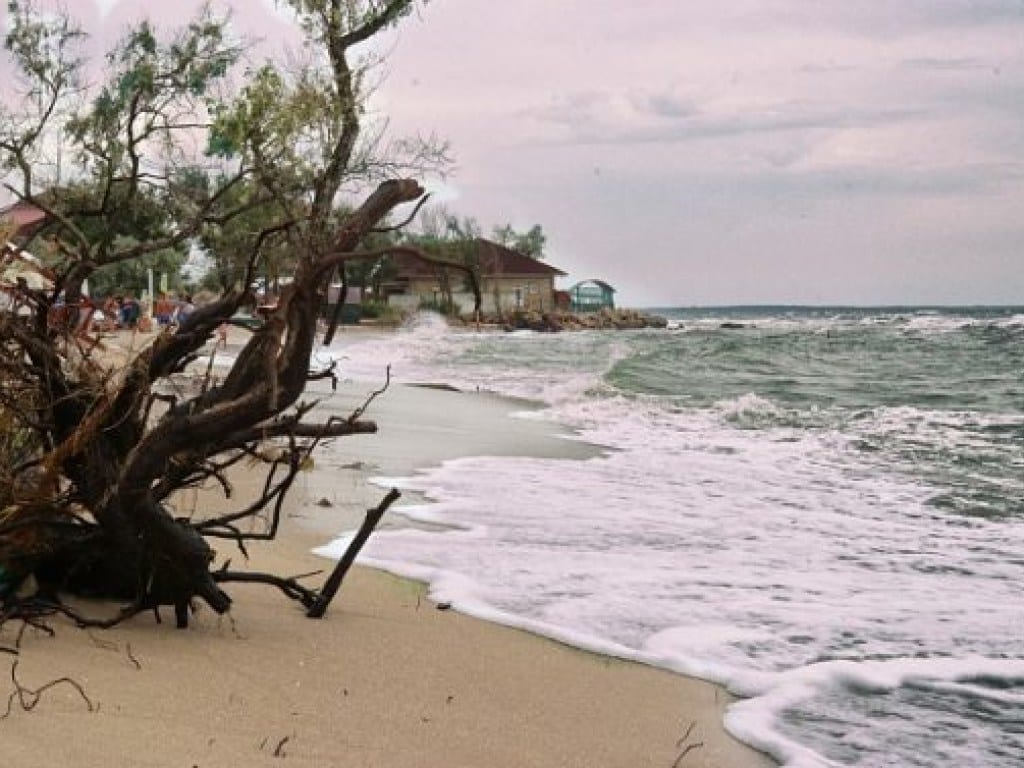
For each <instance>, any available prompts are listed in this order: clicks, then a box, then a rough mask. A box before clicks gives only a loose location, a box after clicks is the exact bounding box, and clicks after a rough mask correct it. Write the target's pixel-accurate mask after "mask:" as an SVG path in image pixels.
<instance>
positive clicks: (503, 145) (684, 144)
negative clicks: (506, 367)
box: [66, 0, 1024, 306]
mask: <svg viewBox="0 0 1024 768" xmlns="http://www.w3.org/2000/svg"><path fill="white" fill-rule="evenodd" d="M66 5H67V6H68V7H69V8H70V9H71V10H72V11H73V12H75V13H77V14H78V15H79V16H80V17H82V19H83V20H84V21H85V23H86V26H87V28H90V29H94V30H96V31H99V32H103V31H105V32H106V33H107V34H110V33H111V32H112V30H116V29H119V28H120V26H121V25H122V24H123V22H124V18H125V15H126V14H134V13H137V12H138V9H139V8H146V7H150V8H152V9H153V12H154V13H167V12H168V11H167V10H165V9H170V6H173V9H170V10H173V11H174V13H175V14H176V15H177V16H178V18H182V8H183V7H184V8H187V7H189V6H192V5H195V3H190V2H180V0H179V2H175V3H164V4H161V3H154V2H144V1H143V0H120V2H118V0H103V1H100V0H95V1H94V0H66ZM234 5H235V7H236V9H237V15H236V18H237V20H238V21H239V23H240V24H241V26H243V28H244V29H245V31H246V32H247V33H248V34H259V35H265V36H269V37H277V36H279V35H280V33H281V30H282V28H283V27H282V20H281V18H280V16H278V15H276V12H275V11H274V10H273V2H271V0H235V3H234ZM387 69H388V72H389V74H388V78H387V80H386V82H385V83H384V84H383V86H382V87H381V89H380V91H379V93H378V96H377V97H376V100H375V106H376V107H377V108H378V109H380V110H381V111H383V112H386V113H387V114H389V115H390V116H391V128H392V131H393V132H394V133H395V134H398V135H401V134H403V133H410V132H420V133H429V132H436V133H438V134H439V135H442V136H445V137H447V138H448V139H449V140H450V141H451V143H452V146H453V150H454V154H455V156H456V160H457V166H458V167H457V170H456V172H455V174H454V175H453V176H452V177H451V178H450V179H449V183H448V188H447V191H448V194H449V196H450V198H451V199H450V200H449V203H448V205H449V207H450V208H452V210H454V211H455V212H457V213H459V214H460V215H469V216H475V217H476V218H477V219H478V220H479V221H480V222H481V224H483V225H484V227H485V229H490V226H491V225H492V224H495V223H501V222H505V221H511V222H512V224H513V225H515V226H517V227H519V228H528V227H529V226H531V225H532V224H534V223H540V224H542V225H543V227H544V230H545V232H546V233H547V234H548V237H549V246H550V247H549V260H550V261H551V263H552V264H554V265H556V266H558V267H560V268H562V269H563V270H565V271H566V272H569V273H570V276H569V278H568V279H567V280H566V281H564V284H566V285H568V284H569V283H570V282H572V281H574V280H576V279H582V278H587V277H599V278H602V279H605V280H607V281H608V282H610V283H612V284H613V285H614V286H616V287H617V288H618V289H619V291H620V294H619V299H620V303H623V304H627V305H632V306H657V305H661V306H664V305H689V304H731V303H808V304H835V303H853V304H901V303H914V304H922V303H936V304H950V303H954V304H963V303H1017V304H1020V303H1024V0H631V1H630V2H623V1H622V0H515V2H499V1H498V0H434V1H433V2H431V3H430V4H429V5H427V6H426V7H425V9H423V11H422V12H421V13H420V14H419V17H418V18H413V19H409V20H407V21H406V22H405V23H404V24H403V26H402V30H401V31H400V33H398V34H397V35H396V36H395V39H394V42H393V49H392V52H391V55H390V58H389V60H388V64H387Z"/></svg>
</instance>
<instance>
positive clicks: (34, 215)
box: [0, 202, 46, 236]
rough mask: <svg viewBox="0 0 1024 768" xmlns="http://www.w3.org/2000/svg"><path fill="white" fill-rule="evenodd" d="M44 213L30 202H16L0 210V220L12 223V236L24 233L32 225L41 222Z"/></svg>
mask: <svg viewBox="0 0 1024 768" xmlns="http://www.w3.org/2000/svg"><path fill="white" fill-rule="evenodd" d="M45 220H46V214H45V213H44V212H43V211H42V210H40V209H39V208H36V207H35V206H34V205H31V204H30V203H24V202H17V203H14V205H9V206H7V207H6V208H4V209H2V210H0V222H4V223H10V224H13V225H14V232H12V233H11V235H12V236H17V235H19V234H23V233H26V232H27V231H28V230H30V229H31V228H32V227H34V226H37V225H39V224H42V223H43V222H44V221H45Z"/></svg>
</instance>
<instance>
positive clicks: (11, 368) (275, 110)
mask: <svg viewBox="0 0 1024 768" xmlns="http://www.w3.org/2000/svg"><path fill="white" fill-rule="evenodd" d="M287 5H288V6H289V7H291V8H292V10H293V11H294V13H295V16H296V20H297V23H298V24H299V26H300V27H301V29H302V32H303V34H304V35H305V39H306V47H305V52H306V54H307V60H306V61H305V62H303V63H302V64H300V65H297V66H295V67H294V68H292V69H284V68H281V67H280V66H279V65H277V64H275V63H270V62H268V63H262V64H258V65H247V64H246V62H245V58H244V57H243V53H245V49H244V47H243V46H242V45H241V44H240V43H239V42H238V41H236V40H235V39H234V38H233V36H232V34H231V31H230V24H229V21H228V19H226V18H225V17H223V16H218V15H217V14H215V13H214V12H212V11H210V10H208V9H207V10H204V11H202V12H201V13H200V14H199V15H198V16H197V17H195V18H194V19H191V20H189V21H187V22H186V23H185V24H184V25H183V26H182V27H181V28H179V29H177V30H175V31H171V32H169V33H168V32H166V31H164V30H161V29H157V28H156V27H154V26H153V25H152V24H150V23H148V22H141V23H139V24H137V25H136V26H134V27H133V28H131V29H129V30H128V31H127V32H126V33H125V35H124V36H123V37H122V38H121V39H120V40H119V41H118V42H117V43H116V44H115V45H114V46H113V47H112V48H111V50H110V51H109V52H108V53H107V55H106V58H105V62H104V67H103V68H102V78H101V79H100V80H99V81H98V82H96V83H95V84H91V83H89V82H88V78H86V76H85V72H86V67H87V64H88V63H87V62H86V60H85V58H84V56H83V54H82V52H81V51H82V42H83V40H84V39H85V32H84V31H83V30H82V29H80V28H79V27H78V26H76V25H75V23H74V22H73V21H72V20H70V19H69V18H67V17H66V16H65V15H63V14H52V13H42V12H41V11H40V9H39V8H37V7H36V6H35V5H34V3H33V2H31V1H30V0H11V2H10V3H9V6H8V7H9V14H8V16H9V25H8V31H7V34H6V37H5V40H4V45H5V51H6V54H7V58H8V61H9V65H10V66H9V71H12V72H14V73H16V75H17V78H18V84H19V94H18V96H19V98H17V99H16V100H13V101H11V102H9V103H5V104H4V105H3V107H2V109H0V178H2V183H3V186H4V187H5V189H6V190H8V192H9V193H11V194H13V195H14V196H15V198H16V199H17V200H19V201H22V202H23V203H25V204H27V205H30V206H34V207H35V208H36V209H38V210H40V211H42V212H43V213H44V214H45V217H44V219H43V221H42V223H41V225H40V226H39V227H38V228H37V229H36V230H35V231H33V232H31V233H29V234H28V236H27V237H26V238H25V241H24V242H23V246H24V247H27V248H35V247H36V246H43V245H45V248H40V251H41V252H42V251H46V252H47V253H49V254H50V255H49V256H48V257H47V258H48V262H49V266H50V268H51V269H52V274H53V275H54V280H53V282H54V285H53V288H52V289H45V290H36V289H31V288H29V287H27V286H25V285H19V286H18V287H16V288H15V289H14V290H15V292H16V293H17V301H18V302H19V304H20V305H21V306H22V307H23V308H24V309H25V310H27V311H25V312H17V313H13V312H0V345H2V346H3V348H4V355H3V362H2V363H0V380H2V384H3V386H2V387H0V423H2V424H3V425H4V426H5V429H4V439H3V441H0V452H2V453H0V455H2V458H3V461H2V462H0V601H2V608H0V622H2V621H7V620H11V619H12V618H24V619H30V618H33V619H34V618H38V617H39V616H40V615H45V614H47V613H54V612H58V613H64V614H67V615H70V616H73V617H74V618H75V619H76V620H77V621H79V622H80V623H82V624H100V625H107V624H110V623H113V622H116V621H120V620H123V619H124V618H126V617H128V616H131V615H134V614H136V613H138V612H139V611H142V610H144V609H149V608H157V607H158V606H160V605H173V606H174V607H175V612H176V616H177V619H178V623H179V625H183V624H185V623H187V621H188V608H189V606H190V605H191V604H192V602H193V601H194V600H197V599H198V600H202V601H204V602H206V603H207V604H208V605H209V606H211V607H212V608H213V609H214V610H215V611H217V612H223V611H226V610H227V609H228V608H229V606H230V604H231V599H230V597H229V596H228V594H227V593H226V592H225V591H224V585H225V584H228V583H230V582H232V581H243V580H244V581H263V582H266V583H268V584H272V585H274V586H276V587H277V588H279V589H281V590H282V592H284V594H286V595H287V596H289V597H292V598H294V599H296V600H298V601H300V602H301V603H302V604H303V605H304V606H305V607H306V608H307V610H308V611H309V613H310V614H311V615H322V613H323V610H324V609H325V608H326V604H327V602H329V600H330V598H331V596H333V592H334V590H336V588H337V579H334V578H332V579H330V580H328V583H327V584H326V585H325V587H324V589H323V590H316V589H312V588H309V587H306V586H304V585H302V584H300V583H299V582H298V581H297V580H295V579H284V578H280V577H277V576H275V575H273V574H259V573H255V574H254V573H250V572H239V571H235V570H232V569H230V568H229V567H228V565H227V563H226V562H215V561H214V553H213V550H212V549H211V547H210V545H209V544H208V540H209V539H212V538H222V539H228V540H230V541H233V542H234V543H236V544H237V545H238V547H239V548H241V549H242V551H244V548H245V543H246V542H247V541H251V540H260V539H272V538H273V537H274V536H275V535H276V531H277V525H278V522H279V520H280V514H281V505H282V502H283V499H284V498H285V495H286V494H287V493H288V490H289V489H290V487H291V485H292V483H293V481H294V479H295V477H296V474H297V473H298V472H299V470H300V468H301V467H302V466H304V464H305V463H306V461H307V459H308V456H309V455H310V452H311V451H312V450H313V449H314V448H315V447H316V445H317V444H318V443H320V442H321V441H323V440H325V439H332V438H339V437H344V436H346V435H350V434H354V433H360V432H369V431H374V430H375V429H376V427H375V425H374V424H373V423H372V422H369V421H367V420H365V418H363V411H364V409H363V408H360V409H358V410H357V411H356V412H354V413H352V414H348V415H345V416H339V415H331V416H330V417H329V418H326V419H324V418H321V420H320V421H315V420H312V421H311V419H314V415H315V414H316V413H317V412H316V411H315V410H314V405H315V402H313V401H306V400H304V399H303V393H304V392H305V389H306V384H307V382H308V381H309V380H311V379H312V378H323V377H325V376H328V377H329V376H330V375H332V371H331V370H327V371H313V370H311V367H310V364H311V352H312V347H313V345H314V342H315V340H316V335H317V315H318V312H319V310H320V308H321V305H322V303H323V300H324V296H325V293H326V286H327V284H328V283H329V282H330V280H331V278H332V275H333V274H334V273H335V272H336V271H338V270H341V271H342V272H343V271H344V268H345V267H346V265H350V264H354V263H357V262H360V261H364V260H367V259H370V258H377V257H379V256H380V255H381V253H380V252H379V251H367V247H366V241H367V238H368V237H370V236H371V235H373V234H374V232H375V230H376V229H378V228H379V227H380V226H381V223H382V222H384V221H385V219H386V218H387V217H388V215H389V214H390V213H391V212H392V211H393V210H394V209H395V208H396V207H398V206H401V205H403V204H406V203H412V202H415V201H416V200H419V199H420V198H421V197H422V196H423V189H422V188H421V187H420V186H419V184H418V183H417V182H416V181H414V180H413V179H410V178H406V177H405V174H407V173H409V172H412V171H415V170H420V171H422V170H424V169H427V168H430V167H435V166H436V165H437V164H439V163H444V162H445V159H446V148H445V147H444V146H443V145H441V146H435V145H431V144H429V143H425V142H421V141H418V140H413V141H408V142H391V143H386V142H382V140H381V135H380V134H379V132H376V131H372V130H369V131H368V130H364V129H365V128H366V126H365V125H364V111H365V110H364V104H365V102H364V100H365V97H366V93H365V89H364V86H363V82H364V76H365V67H366V66H367V65H368V64H369V63H370V62H372V58H373V57H368V56H366V55H364V54H361V53H360V51H361V50H363V46H364V44H365V43H367V42H368V41H370V40H371V39H373V38H374V37H375V36H376V35H378V34H380V33H381V32H382V31H384V30H386V29H388V28H389V27H391V26H393V25H395V24H397V23H399V22H400V21H401V20H402V19H404V18H405V17H407V16H408V15H409V14H410V13H411V12H412V11H413V9H414V8H415V7H416V6H417V2H416V1H415V0H378V1H374V0H288V2H287ZM237 83H245V84H244V85H243V86H241V87H236V84H237ZM357 192H359V193H360V194H361V195H362V199H361V201H358V200H356V201H355V202H352V203H350V204H349V206H348V208H347V209H346V211H345V212H342V213H339V212H338V203H339V201H340V199H341V195H342V194H343V193H347V194H350V195H354V194H355V193H357ZM197 241H202V242H203V243H205V244H206V245H207V247H208V248H210V249H211V250H213V251H214V252H215V253H217V254H218V258H223V259H224V263H225V264H230V269H231V274H230V276H229V277H225V279H224V281H223V292H222V294H221V295H220V297H219V298H218V299H217V300H216V301H213V302H212V303H210V304H207V305H205V306H203V307H200V308H198V309H197V310H196V311H195V312H193V313H192V314H191V315H190V316H189V317H188V319H186V320H185V321H183V322H182V323H181V324H180V325H179V326H178V327H177V328H176V329H174V330H171V331H167V332H164V333H162V334H160V335H158V336H156V337H155V338H154V339H153V340H152V342H151V343H150V344H149V345H148V346H146V347H144V348H143V349H142V350H141V351H139V352H136V353H134V354H133V355H132V356H131V357H130V358H129V359H127V360H126V361H124V363H123V364H122V365H120V366H118V367H114V368H112V367H111V366H110V364H109V363H108V362H106V361H105V360H104V359H103V358H102V357H100V356H99V354H98V353H97V351H96V347H95V346H94V345H93V344H92V343H90V342H89V341H88V340H87V339H82V338H81V337H80V336H79V335H78V334H76V332H75V329H74V328H73V323H72V324H70V325H67V326H54V324H53V322H52V318H53V311H54V309H55V308H56V307H57V306H58V305H62V306H64V307H66V308H70V309H73V308H74V307H75V305H76V301H77V299H78V297H79V293H80V288H81V285H82V282H83V281H84V280H87V279H89V278H91V277H94V276H98V275H100V274H103V273H104V271H109V270H112V269H115V268H119V267H127V266H128V265H138V264H140V263H143V262H142V260H144V259H147V258H158V257H159V255H160V254H167V253H168V252H180V251H181V250H182V249H184V248H185V247H186V246H187V245H189V244H191V243H194V242H197ZM401 247H403V248H404V249H405V251H406V252H407V253H412V254H414V255H416V256H417V257H422V258H426V259H428V260H429V256H428V255H426V254H423V253H422V252H421V251H418V250H416V249H415V248H413V247H411V246H408V245H405V246H401ZM271 258H282V259H284V258H286V259H287V260H288V263H289V265H290V269H291V270H292V272H293V280H292V282H290V283H289V284H288V285H287V286H286V287H285V288H284V289H283V290H282V292H281V295H280V297H279V301H278V303H277V305H276V307H275V308H274V309H273V310H272V311H271V312H269V313H268V314H267V317H266V322H265V323H264V325H263V326H262V327H261V328H259V329H258V330H256V331H255V332H254V333H253V334H252V336H251V337H250V338H249V340H248V341H247V343H246V344H245V345H244V347H243V348H242V349H241V350H239V352H238V354H237V357H236V359H235V362H234V364H233V366H232V367H231V369H230V370H229V371H228V372H227V373H226V375H224V376H223V377H222V378H221V379H220V380H218V381H214V380H212V379H210V378H209V377H205V378H202V381H201V383H200V384H198V385H196V386H195V387H193V388H188V387H185V388H184V389H183V388H182V386H180V385H177V384H175V385H173V386H172V385H170V384H169V382H170V381H171V380H172V379H173V377H175V376H177V375H178V374H179V373H181V372H183V371H185V370H186V369H187V368H188V366H190V365H191V364H192V363H193V362H194V361H196V360H197V358H198V357H199V356H200V355H202V354H203V350H204V348H205V346H206V345H207V343H208V342H209V341H210V340H211V338H212V337H213V335H214V333H215V331H216V329H217V328H218V327H219V326H220V325H221V324H222V323H224V322H225V321H226V320H227V319H229V318H230V317H231V315H232V314H233V313H234V312H235V311H236V310H238V308H239V307H241V306H243V305H244V304H245V303H247V302H249V301H251V299H252V296H251V292H250V290H249V288H250V286H251V285H252V284H253V281H254V278H255V276H256V275H257V274H259V273H260V271H261V269H263V268H264V267H265V266H266V264H267V263H268V260H270V259H271ZM267 443H272V444H273V445H274V450H266V447H267V446H266V444H267ZM245 459H247V460H255V461H259V462H262V463H263V464H265V465H266V473H267V475H266V482H265V484H264V486H263V488H262V491H261V492H260V494H259V496H258V498H256V499H254V500H245V501H241V502H238V507H237V509H235V510H234V511H232V512H229V513H224V514H216V515H213V514H204V513H203V511H202V510H199V511H197V514H196V515H194V516H191V517H188V518H182V517H179V516H177V515H175V514H174V513H173V511H172V502H173V499H174V497H175V495H176V494H177V493H179V492H180V491H182V490H183V489H187V488H193V487H197V486H200V485H204V484H213V485H214V486H219V487H221V488H223V489H224V491H225V493H228V492H229V491H230V488H231V485H230V482H229V480H228V478H227V474H226V473H227V472H228V471H229V470H230V469H231V467H233V466H235V465H237V464H238V463H239V462H240V461H242V460H245ZM393 498H394V495H389V496H388V497H387V498H386V499H385V500H384V502H382V509H383V508H386V505H387V504H389V503H390V501H393ZM381 511H382V510H381ZM261 520H262V521H264V522H265V524H264V525H261V524H260V523H259V521H261ZM344 560H345V559H343V562H344ZM29 575H33V576H35V577H36V581H37V582H38V583H39V584H40V586H41V587H42V588H41V589H40V591H39V592H38V593H35V594H32V595H27V596H26V595H24V594H23V592H22V591H21V587H22V585H23V584H24V583H26V579H27V577H28V576H29ZM66 590H70V591H76V592H89V593H94V594H99V595H103V596H106V597H116V598H119V599H120V600H121V601H122V605H121V610H120V611H119V612H118V613H117V614H116V615H114V616H113V617H106V618H103V619H96V618H95V617H88V616H83V615H81V614H80V613H78V612H77V611H76V610H73V609H72V608H70V607H69V606H68V604H67V603H66V602H64V601H63V600H62V599H61V597H60V595H61V594H62V593H63V592H64V591H66Z"/></svg>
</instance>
